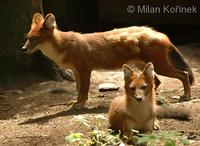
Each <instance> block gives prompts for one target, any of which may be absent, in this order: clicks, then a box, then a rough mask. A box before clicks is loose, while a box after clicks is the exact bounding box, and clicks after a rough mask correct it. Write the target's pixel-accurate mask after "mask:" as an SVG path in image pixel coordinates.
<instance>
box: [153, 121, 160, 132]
mask: <svg viewBox="0 0 200 146" xmlns="http://www.w3.org/2000/svg"><path fill="white" fill-rule="evenodd" d="M153 129H154V130H159V129H160V125H159V121H158V119H156V120H155V122H154V125H153Z"/></svg>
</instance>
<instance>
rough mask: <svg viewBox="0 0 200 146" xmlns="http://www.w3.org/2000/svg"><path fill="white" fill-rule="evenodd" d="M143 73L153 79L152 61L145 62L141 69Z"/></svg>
mask: <svg viewBox="0 0 200 146" xmlns="http://www.w3.org/2000/svg"><path fill="white" fill-rule="evenodd" d="M143 74H144V75H145V76H147V77H149V78H150V79H154V66H153V63H151V62H149V63H147V64H146V66H145V67H144V70H143Z"/></svg>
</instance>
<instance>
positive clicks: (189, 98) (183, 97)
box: [179, 95, 191, 102]
mask: <svg viewBox="0 0 200 146" xmlns="http://www.w3.org/2000/svg"><path fill="white" fill-rule="evenodd" d="M189 100H191V95H182V96H181V97H180V99H179V101H180V102H183V101H189Z"/></svg>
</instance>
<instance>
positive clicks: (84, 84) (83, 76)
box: [72, 70, 91, 109]
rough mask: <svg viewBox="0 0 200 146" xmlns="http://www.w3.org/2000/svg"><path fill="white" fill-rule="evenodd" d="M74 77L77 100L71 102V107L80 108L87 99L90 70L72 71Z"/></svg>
mask: <svg viewBox="0 0 200 146" xmlns="http://www.w3.org/2000/svg"><path fill="white" fill-rule="evenodd" d="M74 75H75V79H76V88H77V91H78V98H77V101H76V102H75V103H74V104H73V106H72V108H75V109H81V108H83V107H84V105H85V103H86V101H87V99H88V91H89V86H90V76H91V71H90V70H84V71H74Z"/></svg>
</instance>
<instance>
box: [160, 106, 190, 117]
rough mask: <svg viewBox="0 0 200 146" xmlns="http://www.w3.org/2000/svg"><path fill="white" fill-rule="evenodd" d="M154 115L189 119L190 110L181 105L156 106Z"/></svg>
mask: <svg viewBox="0 0 200 146" xmlns="http://www.w3.org/2000/svg"><path fill="white" fill-rule="evenodd" d="M156 116H157V117H158V118H169V119H179V120H191V119H192V117H191V112H190V110H189V109H187V108H185V107H184V106H182V105H163V106H157V110H156Z"/></svg>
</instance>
